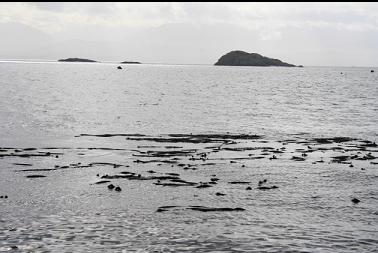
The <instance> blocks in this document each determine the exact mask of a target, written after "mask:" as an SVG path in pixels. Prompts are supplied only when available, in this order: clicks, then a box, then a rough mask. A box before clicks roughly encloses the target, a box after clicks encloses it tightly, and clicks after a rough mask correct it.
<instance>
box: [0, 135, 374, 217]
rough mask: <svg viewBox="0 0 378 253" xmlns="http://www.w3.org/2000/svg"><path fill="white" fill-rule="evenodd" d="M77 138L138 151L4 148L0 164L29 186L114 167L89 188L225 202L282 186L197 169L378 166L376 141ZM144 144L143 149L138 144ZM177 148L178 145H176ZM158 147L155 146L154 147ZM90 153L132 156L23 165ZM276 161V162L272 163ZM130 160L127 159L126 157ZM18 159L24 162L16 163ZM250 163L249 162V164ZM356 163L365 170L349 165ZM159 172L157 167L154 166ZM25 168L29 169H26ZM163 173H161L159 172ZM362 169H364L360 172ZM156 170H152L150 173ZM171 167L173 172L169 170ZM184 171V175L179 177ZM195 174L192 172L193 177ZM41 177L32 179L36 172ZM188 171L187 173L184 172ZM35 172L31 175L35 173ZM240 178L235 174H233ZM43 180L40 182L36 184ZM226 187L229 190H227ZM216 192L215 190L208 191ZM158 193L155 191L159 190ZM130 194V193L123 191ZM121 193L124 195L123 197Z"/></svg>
mask: <svg viewBox="0 0 378 253" xmlns="http://www.w3.org/2000/svg"><path fill="white" fill-rule="evenodd" d="M76 138H93V139H96V138H118V139H119V141H121V142H122V141H124V142H132V143H133V145H134V146H135V148H132V149H130V148H110V147H86V148H59V147H45V148H36V147H29V148H10V147H1V148H0V159H12V164H13V165H14V166H17V167H21V168H18V169H17V168H16V169H15V172H17V173H27V174H26V175H25V177H26V178H29V179H33V180H30V183H33V182H38V184H40V183H41V182H42V181H41V180H43V178H46V177H49V176H48V175H47V174H45V173H55V172H56V171H61V170H70V169H85V168H97V167H98V168H103V167H108V168H113V169H114V170H116V171H114V173H107V174H101V173H97V174H95V175H94V176H95V177H96V178H98V180H97V181H94V182H91V183H90V184H91V185H93V187H94V186H98V187H104V188H105V189H106V188H107V190H109V191H110V192H119V193H120V192H123V190H122V188H121V187H120V186H119V185H118V184H115V182H121V181H120V180H134V181H141V182H145V183H149V182H151V183H152V184H151V185H152V186H153V187H167V188H172V189H174V188H177V187H185V188H186V189H192V191H194V192H196V191H204V192H205V193H206V192H208V194H211V195H213V196H214V197H217V199H222V198H225V197H227V195H228V194H229V192H228V191H229V190H227V189H233V188H234V189H239V190H244V191H245V194H251V193H253V192H258V191H259V192H261V193H262V194H264V192H266V191H269V192H272V193H273V194H274V192H275V191H281V190H284V188H285V187H284V186H282V182H281V183H280V182H277V181H274V180H270V179H267V178H262V176H261V175H260V176H256V177H251V178H238V179H236V180H230V179H227V178H224V177H223V178H222V177H219V176H217V175H216V174H212V175H209V176H205V177H202V179H200V180H198V179H195V180H194V179H193V178H192V179H190V178H188V175H190V174H191V175H196V174H197V172H196V171H197V170H206V168H208V167H209V166H212V167H214V166H218V165H222V166H226V164H228V165H227V166H231V167H232V168H235V167H239V168H240V169H244V170H248V169H251V163H253V161H254V160H256V159H258V160H261V159H263V160H266V161H267V162H268V163H280V162H282V161H286V162H288V163H303V164H307V166H316V165H317V164H319V165H322V164H324V163H328V164H341V165H343V164H344V165H345V168H346V169H347V168H348V169H352V170H353V169H356V168H354V167H357V170H359V171H363V172H361V173H365V170H366V167H369V166H370V167H371V166H375V165H376V164H378V162H377V160H378V145H377V144H376V143H375V142H372V141H368V140H362V139H356V138H349V137H326V138H324V137H322V138H301V137H297V136H295V137H294V138H292V139H284V140H276V141H274V140H268V139H265V137H264V136H261V135H255V134H230V133H226V134H166V135H157V136H153V135H144V134H123V133H119V134H117V133H114V134H80V135H77V136H76ZM141 142H142V143H143V145H139V143H141ZM173 143H174V145H173ZM156 144H157V145H156ZM91 151H106V152H127V153H129V154H130V156H128V157H127V159H125V161H126V163H122V164H121V163H116V162H115V163H112V162H98V161H96V162H91V163H81V162H78V163H70V164H65V165H62V164H60V165H58V164H57V165H55V166H54V167H53V168H35V166H34V165H33V163H28V162H25V159H46V158H51V159H55V160H56V161H59V160H60V158H62V157H64V155H65V154H66V153H67V152H71V153H74V154H77V155H80V156H82V155H85V153H86V152H91ZM272 157H274V159H272ZM125 158H126V157H125ZM14 159H19V160H20V161H17V162H14ZM247 162H249V163H247ZM355 163H360V164H363V167H362V166H351V165H354V164H355ZM138 164H148V166H149V168H150V169H148V170H147V169H146V170H140V169H138ZM155 165H156V167H153V166H155ZM22 167H26V168H22ZM163 167H164V168H165V170H164V171H161V169H160V168H163ZM361 167H362V168H361ZM151 168H153V169H151ZM169 168H171V169H172V170H171V171H167V169H169ZM173 169H174V170H173ZM180 171H182V173H181V172H180ZM191 171H193V172H191ZM37 172H39V173H41V172H44V173H43V174H34V173H37ZM184 172H185V173H184ZM31 173H33V174H31ZM235 176H236V177H237V175H235ZM38 178H41V179H38ZM227 185H228V186H227ZM212 188H214V189H216V191H215V192H214V191H213V190H209V189H212ZM158 189H159V188H157V190H158ZM125 191H126V192H127V189H126V190H125ZM120 194H121V193H120ZM345 199H346V201H352V202H353V203H354V204H358V203H359V202H360V201H361V200H360V199H358V198H357V196H355V197H353V198H352V199H350V198H348V196H346V198H345ZM169 210H175V211H179V210H181V211H185V210H186V211H189V210H191V211H200V212H231V211H246V210H247V209H246V208H244V207H241V206H236V207H235V206H231V207H225V206H220V207H206V206H172V207H167V206H161V207H157V212H165V211H169Z"/></svg>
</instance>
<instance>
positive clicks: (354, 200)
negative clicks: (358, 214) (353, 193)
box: [352, 198, 361, 204]
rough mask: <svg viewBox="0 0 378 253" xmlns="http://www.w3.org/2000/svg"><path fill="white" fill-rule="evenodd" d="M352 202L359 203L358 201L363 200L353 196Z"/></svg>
mask: <svg viewBox="0 0 378 253" xmlns="http://www.w3.org/2000/svg"><path fill="white" fill-rule="evenodd" d="M352 202H353V203H354V204H358V203H360V202H361V201H360V200H359V199H357V198H353V199H352Z"/></svg>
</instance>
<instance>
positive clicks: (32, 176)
mask: <svg viewBox="0 0 378 253" xmlns="http://www.w3.org/2000/svg"><path fill="white" fill-rule="evenodd" d="M26 177H27V178H38V177H46V176H44V175H27V176H26Z"/></svg>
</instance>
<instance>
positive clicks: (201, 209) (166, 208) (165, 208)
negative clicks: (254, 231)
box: [156, 206, 245, 212]
mask: <svg viewBox="0 0 378 253" xmlns="http://www.w3.org/2000/svg"><path fill="white" fill-rule="evenodd" d="M169 210H192V211H199V212H240V211H245V209H244V208H241V207H236V208H232V207H206V206H188V207H184V206H161V207H159V208H158V209H157V210H156V212H165V211H169Z"/></svg>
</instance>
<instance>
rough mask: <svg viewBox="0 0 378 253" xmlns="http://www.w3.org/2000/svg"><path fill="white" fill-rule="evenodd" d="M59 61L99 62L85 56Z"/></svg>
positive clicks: (60, 60)
mask: <svg viewBox="0 0 378 253" xmlns="http://www.w3.org/2000/svg"><path fill="white" fill-rule="evenodd" d="M58 62H97V61H95V60H90V59H84V58H67V59H59V60H58Z"/></svg>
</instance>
